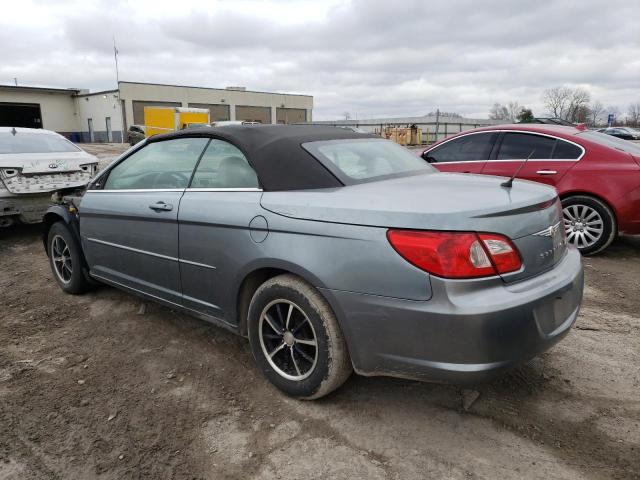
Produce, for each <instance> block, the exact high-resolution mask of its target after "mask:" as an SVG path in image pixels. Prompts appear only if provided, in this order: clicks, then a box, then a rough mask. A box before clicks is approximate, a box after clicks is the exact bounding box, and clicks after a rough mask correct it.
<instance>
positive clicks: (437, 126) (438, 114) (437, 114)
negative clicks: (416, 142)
mask: <svg viewBox="0 0 640 480" xmlns="http://www.w3.org/2000/svg"><path fill="white" fill-rule="evenodd" d="M439 129H440V109H439V108H437V109H436V136H435V139H434V141H435V142H437V141H438V130H439Z"/></svg>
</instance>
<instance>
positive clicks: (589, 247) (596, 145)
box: [421, 124, 640, 254]
mask: <svg viewBox="0 0 640 480" xmlns="http://www.w3.org/2000/svg"><path fill="white" fill-rule="evenodd" d="M421 155H422V157H423V158H424V159H426V160H427V161H428V162H430V163H431V164H432V165H434V166H435V167H437V168H438V169H439V170H440V171H443V172H461V173H478V174H483V175H504V176H511V175H513V174H515V173H517V177H518V178H522V179H526V180H533V181H536V182H540V183H546V184H548V185H553V186H554V187H555V188H556V189H557V191H558V193H559V195H560V199H561V200H562V207H563V211H564V226H565V230H566V232H567V236H568V240H569V242H570V243H572V244H573V245H575V246H576V247H578V249H580V251H581V252H582V253H584V254H592V253H597V252H600V251H602V250H604V249H605V248H606V247H607V246H609V244H610V243H611V242H612V241H613V240H614V238H615V237H616V235H618V234H631V235H636V234H640V145H638V144H635V143H633V142H627V141H624V140H620V139H617V138H615V137H611V136H609V135H605V134H603V133H599V132H595V131H589V130H585V129H581V128H576V127H567V126H555V125H535V124H517V125H496V126H492V127H485V128H478V129H475V130H469V131H466V132H463V133H461V134H459V135H456V136H453V137H450V138H448V139H446V140H443V141H441V142H439V143H436V144H434V145H432V146H430V147H428V148H427V149H426V150H424V151H423V152H422V153H421ZM529 155H531V158H530V159H529V160H528V161H527V162H526V164H524V165H523V160H524V159H525V158H527V157H528V156H529Z"/></svg>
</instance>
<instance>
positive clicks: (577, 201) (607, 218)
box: [562, 195, 618, 255]
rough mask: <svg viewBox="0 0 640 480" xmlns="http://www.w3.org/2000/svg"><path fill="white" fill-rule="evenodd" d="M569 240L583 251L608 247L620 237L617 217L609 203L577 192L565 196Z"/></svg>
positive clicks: (565, 220)
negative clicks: (618, 235)
mask: <svg viewBox="0 0 640 480" xmlns="http://www.w3.org/2000/svg"><path fill="white" fill-rule="evenodd" d="M562 213H563V217H564V228H565V231H566V232H567V241H568V242H569V243H571V244H572V245H575V246H576V247H577V248H578V250H580V252H581V253H582V254H583V255H592V254H594V253H598V252H601V251H602V250H604V249H605V248H607V247H608V246H609V245H610V244H611V242H613V240H614V239H615V238H616V235H617V233H618V232H617V226H616V218H615V216H614V214H613V212H612V210H611V208H609V206H608V205H606V204H605V203H604V202H602V201H601V200H598V199H597V198H593V197H589V196H586V195H575V196H572V197H567V198H565V199H564V200H562Z"/></svg>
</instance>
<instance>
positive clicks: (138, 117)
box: [132, 100, 182, 125]
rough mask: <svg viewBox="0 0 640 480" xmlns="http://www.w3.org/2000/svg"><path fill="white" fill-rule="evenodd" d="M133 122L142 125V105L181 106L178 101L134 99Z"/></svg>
mask: <svg viewBox="0 0 640 480" xmlns="http://www.w3.org/2000/svg"><path fill="white" fill-rule="evenodd" d="M132 103H133V123H134V125H144V107H181V106H182V103H180V102H143V101H141V100H134V101H133V102H132Z"/></svg>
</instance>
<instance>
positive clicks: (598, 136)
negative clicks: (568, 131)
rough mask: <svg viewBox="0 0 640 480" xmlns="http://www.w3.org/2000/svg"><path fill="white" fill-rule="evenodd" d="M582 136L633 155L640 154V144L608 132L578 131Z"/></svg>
mask: <svg viewBox="0 0 640 480" xmlns="http://www.w3.org/2000/svg"><path fill="white" fill-rule="evenodd" d="M578 135H580V136H581V137H582V138H585V139H587V140H591V141H592V142H595V143H599V144H600V145H604V146H606V147H611V148H617V149H618V150H622V151H623V152H627V153H631V154H632V155H640V144H637V143H633V142H631V141H629V140H623V139H622V138H617V137H614V136H612V135H607V134H606V133H600V132H594V131H591V130H587V131H585V132H580V133H578Z"/></svg>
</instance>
